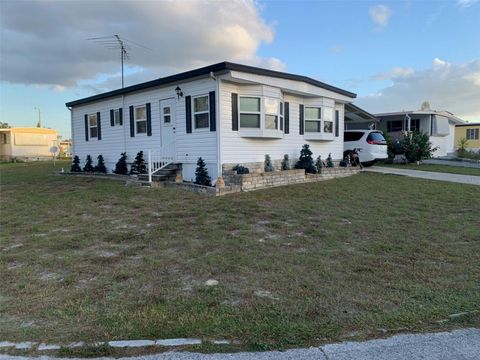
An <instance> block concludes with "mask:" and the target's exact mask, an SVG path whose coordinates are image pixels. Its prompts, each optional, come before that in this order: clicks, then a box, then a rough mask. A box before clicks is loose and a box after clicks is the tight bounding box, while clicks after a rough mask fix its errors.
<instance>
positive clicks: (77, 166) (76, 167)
mask: <svg viewBox="0 0 480 360" xmlns="http://www.w3.org/2000/svg"><path fill="white" fill-rule="evenodd" d="M70 171H71V172H82V168H81V167H80V158H79V157H78V155H75V157H74V158H73V162H72V167H71V168H70Z"/></svg>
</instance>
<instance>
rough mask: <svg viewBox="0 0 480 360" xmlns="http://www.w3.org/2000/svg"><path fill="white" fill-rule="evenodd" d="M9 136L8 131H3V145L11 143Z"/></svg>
mask: <svg viewBox="0 0 480 360" xmlns="http://www.w3.org/2000/svg"><path fill="white" fill-rule="evenodd" d="M8 140H9V136H8V134H7V133H6V132H2V145H7V144H10V141H8Z"/></svg>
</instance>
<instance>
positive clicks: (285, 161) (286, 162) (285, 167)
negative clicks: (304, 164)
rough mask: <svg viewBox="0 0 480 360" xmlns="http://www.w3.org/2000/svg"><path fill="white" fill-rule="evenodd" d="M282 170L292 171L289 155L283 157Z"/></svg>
mask: <svg viewBox="0 0 480 360" xmlns="http://www.w3.org/2000/svg"><path fill="white" fill-rule="evenodd" d="M282 170H290V160H289V158H288V154H285V155H283V160H282Z"/></svg>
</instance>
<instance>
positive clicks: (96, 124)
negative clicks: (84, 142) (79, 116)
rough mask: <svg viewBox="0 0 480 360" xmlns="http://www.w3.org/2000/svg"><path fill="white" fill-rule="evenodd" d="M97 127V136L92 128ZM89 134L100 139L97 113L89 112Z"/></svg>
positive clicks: (91, 137) (90, 136)
mask: <svg viewBox="0 0 480 360" xmlns="http://www.w3.org/2000/svg"><path fill="white" fill-rule="evenodd" d="M93 118H95V125H92V123H91V120H92V119H93ZM93 129H95V130H96V133H95V136H93V135H92V130H93ZM88 136H89V138H90V139H97V140H98V118H97V113H94V114H88Z"/></svg>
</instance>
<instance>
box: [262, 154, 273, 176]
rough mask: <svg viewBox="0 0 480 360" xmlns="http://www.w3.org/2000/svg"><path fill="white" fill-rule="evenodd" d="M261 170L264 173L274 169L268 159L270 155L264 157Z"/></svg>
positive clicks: (270, 160)
mask: <svg viewBox="0 0 480 360" xmlns="http://www.w3.org/2000/svg"><path fill="white" fill-rule="evenodd" d="M263 170H265V172H272V171H273V170H274V169H273V164H272V159H270V155H268V154H267V155H265V162H264V165H263Z"/></svg>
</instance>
